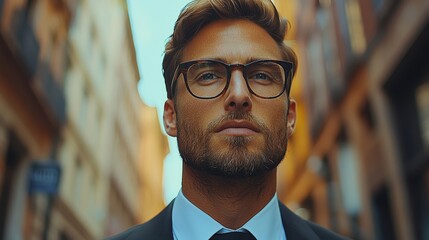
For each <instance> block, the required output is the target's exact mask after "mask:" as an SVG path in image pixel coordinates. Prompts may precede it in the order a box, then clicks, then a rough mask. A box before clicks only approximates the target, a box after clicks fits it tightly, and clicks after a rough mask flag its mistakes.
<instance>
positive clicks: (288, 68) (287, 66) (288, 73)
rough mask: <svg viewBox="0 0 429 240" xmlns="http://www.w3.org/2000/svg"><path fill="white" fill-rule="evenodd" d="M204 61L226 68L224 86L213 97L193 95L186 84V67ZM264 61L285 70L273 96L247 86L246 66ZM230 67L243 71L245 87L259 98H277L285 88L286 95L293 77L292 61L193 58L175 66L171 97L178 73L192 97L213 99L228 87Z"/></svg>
mask: <svg viewBox="0 0 429 240" xmlns="http://www.w3.org/2000/svg"><path fill="white" fill-rule="evenodd" d="M204 62H214V63H219V64H221V65H223V66H224V67H225V68H226V70H227V79H226V84H225V87H224V88H223V90H222V91H220V93H219V94H217V95H215V96H213V97H200V96H197V95H195V94H194V93H193V92H192V91H191V89H190V87H189V85H188V79H187V74H188V69H189V68H190V67H191V66H192V65H194V64H196V63H204ZM266 62H271V63H276V64H279V65H280V66H281V67H282V68H283V70H284V72H285V78H286V79H285V83H284V85H283V89H282V91H281V92H280V93H279V94H278V95H275V96H272V97H263V96H260V95H258V94H257V93H255V92H254V91H253V90H252V88H251V87H250V86H249V81H248V79H247V77H246V69H247V67H248V66H250V65H253V64H255V63H266ZM232 68H240V69H241V71H242V73H243V78H244V80H245V81H246V85H247V89H248V90H249V92H250V93H252V94H253V95H255V96H257V97H259V98H263V99H273V98H277V97H279V96H281V95H282V94H283V93H284V92H285V90H286V92H287V94H288V95H289V93H290V88H291V85H292V84H291V83H292V78H293V76H292V75H293V63H292V62H289V61H283V60H256V61H253V62H250V63H247V64H227V63H225V62H222V61H219V60H213V59H200V60H193V61H189V62H183V63H180V64H179V65H178V66H177V68H176V71H175V73H174V77H173V81H172V82H171V94H172V97H174V93H175V91H174V89H175V84H176V82H177V79H178V78H179V76H180V74H182V75H183V80H184V81H185V85H186V88H187V90H188V92H189V93H190V94H191V95H192V96H193V97H196V98H199V99H213V98H217V97H219V96H220V95H222V94H223V93H224V92H225V91H226V90H227V89H228V87H229V82H230V81H231V73H232Z"/></svg>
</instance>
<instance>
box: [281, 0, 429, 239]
mask: <svg viewBox="0 0 429 240" xmlns="http://www.w3.org/2000/svg"><path fill="white" fill-rule="evenodd" d="M277 2H279V1H277ZM282 2H283V1H282ZM290 2H291V3H290V4H292V6H291V7H290V5H289V2H288V6H286V4H284V6H282V8H284V9H283V10H282V11H283V12H284V14H285V12H286V11H288V10H287V8H294V9H296V12H295V15H294V23H293V24H292V27H293V28H294V29H295V30H294V31H293V32H295V33H296V35H295V38H296V40H297V46H298V48H297V50H298V51H297V52H298V55H299V67H298V71H299V73H298V76H297V78H296V79H295V82H294V84H295V85H294V88H295V87H296V84H297V82H299V81H302V83H299V84H298V89H300V90H302V91H301V94H302V95H300V93H298V95H297V97H298V98H300V100H298V108H300V107H301V106H302V105H304V109H305V111H306V112H305V113H304V118H303V120H304V121H303V122H302V118H301V115H300V112H298V126H299V125H302V124H304V125H306V126H305V128H307V130H305V129H304V131H303V132H301V128H300V127H298V129H297V131H296V133H295V136H293V138H292V140H291V144H290V145H291V146H290V149H289V150H290V151H291V155H292V156H288V157H287V159H286V161H285V163H283V164H285V165H286V167H285V168H289V169H288V170H285V171H284V172H282V173H283V174H286V175H287V176H282V177H283V179H284V180H285V182H281V183H280V184H279V186H280V189H279V192H282V194H281V195H280V196H281V198H282V200H283V201H285V202H286V203H287V204H288V205H289V206H292V207H293V208H294V209H296V212H298V213H299V214H301V215H302V216H304V217H306V218H308V219H310V220H313V221H316V222H318V223H320V224H322V225H324V226H327V227H329V228H331V229H333V230H334V231H337V232H340V233H341V234H344V235H347V236H350V237H352V238H353V239H411V240H412V239H429V231H428V229H429V207H428V206H429V181H428V180H429V168H428V167H429V155H428V151H429V141H428V139H429V137H428V135H429V125H428V122H429V113H428V112H429V90H428V89H429V70H428V68H427V66H429V60H428V58H427V55H428V54H429V45H428V44H427V43H428V42H429V2H428V1H426V0H344V1H343V0H300V1H290ZM278 4H279V3H278ZM286 16H287V15H286ZM301 102H302V103H301ZM297 135H304V137H303V136H297ZM305 136H309V139H310V141H309V146H308V141H305ZM302 140H303V141H302ZM301 146H302V147H301ZM302 149H308V152H307V153H306V154H305V153H303V154H302V155H301V154H299V156H298V160H296V159H293V158H294V157H295V156H296V154H298V153H301V152H302ZM302 156H305V160H304V161H301V159H302V158H301V157H302Z"/></svg>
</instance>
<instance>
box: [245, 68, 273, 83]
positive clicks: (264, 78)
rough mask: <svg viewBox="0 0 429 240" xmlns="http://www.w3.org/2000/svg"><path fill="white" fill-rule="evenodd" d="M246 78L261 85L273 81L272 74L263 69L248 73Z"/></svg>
mask: <svg viewBox="0 0 429 240" xmlns="http://www.w3.org/2000/svg"><path fill="white" fill-rule="evenodd" d="M248 79H249V80H251V81H252V82H254V83H257V84H261V85H268V84H271V83H272V82H275V79H274V78H273V77H272V75H271V74H269V73H267V72H264V71H258V72H253V73H251V74H250V75H249V77H248Z"/></svg>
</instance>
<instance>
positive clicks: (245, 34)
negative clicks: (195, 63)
mask: <svg viewBox="0 0 429 240" xmlns="http://www.w3.org/2000/svg"><path fill="white" fill-rule="evenodd" d="M211 58H216V59H223V60H224V61H225V62H228V63H247V62H249V61H250V60H251V59H275V60H281V59H282V54H281V51H280V48H279V46H278V45H277V43H276V42H275V41H274V39H273V38H272V37H271V36H270V35H269V34H268V32H267V31H265V30H264V29H263V28H262V27H260V26H259V25H257V24H255V23H253V22H251V21H249V20H242V19H240V20H230V19H225V20H217V21H215V22H212V23H209V24H208V25H206V26H204V27H203V28H202V29H201V30H200V31H199V32H198V33H197V34H196V35H195V36H194V38H193V39H192V40H191V41H190V42H189V43H188V44H187V45H186V46H185V48H184V50H183V54H182V62H186V61H191V60H197V59H211Z"/></svg>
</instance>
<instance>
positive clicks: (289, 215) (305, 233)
mask: <svg viewBox="0 0 429 240" xmlns="http://www.w3.org/2000/svg"><path fill="white" fill-rule="evenodd" d="M279 206H280V213H281V216H282V222H283V228H284V229H285V232H286V239H287V240H319V237H318V236H317V235H316V234H315V233H314V231H313V229H311V227H310V226H309V225H308V224H307V223H306V222H305V221H304V220H303V219H301V218H300V217H298V216H297V215H295V214H294V213H293V212H292V211H291V210H289V209H288V208H287V207H286V206H285V205H284V204H283V203H281V202H280V201H279Z"/></svg>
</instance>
